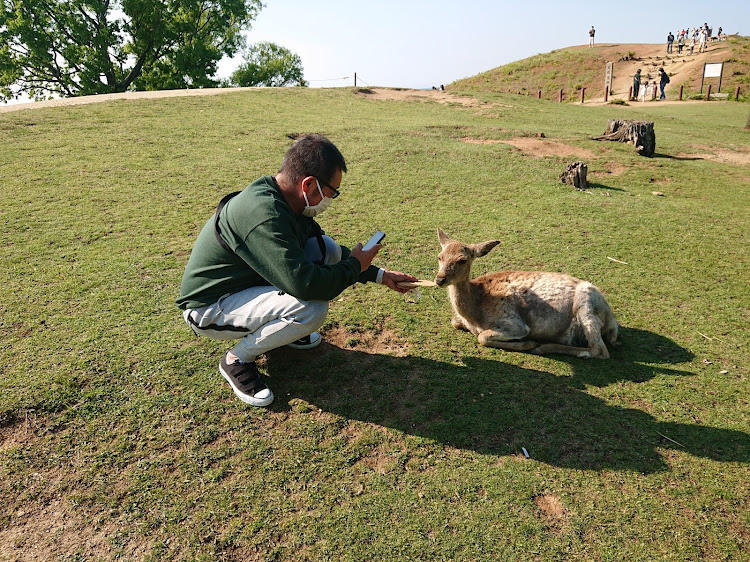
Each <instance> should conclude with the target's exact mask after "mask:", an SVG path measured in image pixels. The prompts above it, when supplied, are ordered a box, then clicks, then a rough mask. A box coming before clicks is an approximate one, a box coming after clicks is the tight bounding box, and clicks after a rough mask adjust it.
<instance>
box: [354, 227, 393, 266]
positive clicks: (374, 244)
mask: <svg viewBox="0 0 750 562" xmlns="http://www.w3.org/2000/svg"><path fill="white" fill-rule="evenodd" d="M383 238H385V233H384V232H382V231H380V230H378V231H377V232H376V233H375V234H374V235H373V236H372V238H370V239H369V240H368V241H367V243H366V244H365V245H364V246H362V244H360V243H357V245H356V246H354V248H352V253H351V255H352V256H353V257H355V258H357V260H359V263H360V265H361V266H362V271H364V270H366V269H367V268H368V267H370V265H371V264H372V260H374V259H375V256H377V255H378V252H379V251H380V248H382V247H383V246H382V245H381V244H380V242H382V241H383Z"/></svg>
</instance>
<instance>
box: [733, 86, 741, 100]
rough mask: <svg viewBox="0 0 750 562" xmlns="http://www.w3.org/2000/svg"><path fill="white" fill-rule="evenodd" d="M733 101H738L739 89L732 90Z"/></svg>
mask: <svg viewBox="0 0 750 562" xmlns="http://www.w3.org/2000/svg"><path fill="white" fill-rule="evenodd" d="M734 101H740V87H739V86H737V87H736V88H735V89H734Z"/></svg>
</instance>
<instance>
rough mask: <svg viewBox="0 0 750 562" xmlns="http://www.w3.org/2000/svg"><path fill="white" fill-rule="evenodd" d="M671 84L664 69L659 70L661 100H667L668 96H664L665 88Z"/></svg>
mask: <svg viewBox="0 0 750 562" xmlns="http://www.w3.org/2000/svg"><path fill="white" fill-rule="evenodd" d="M667 84H669V76H668V75H667V73H666V72H664V69H663V68H660V69H659V99H660V100H665V99H667V96H666V95H664V88H665V87H666V86H667Z"/></svg>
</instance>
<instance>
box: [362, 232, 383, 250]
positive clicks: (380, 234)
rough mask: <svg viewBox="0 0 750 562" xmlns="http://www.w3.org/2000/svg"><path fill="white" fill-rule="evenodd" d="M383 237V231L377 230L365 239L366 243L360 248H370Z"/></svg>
mask: <svg viewBox="0 0 750 562" xmlns="http://www.w3.org/2000/svg"><path fill="white" fill-rule="evenodd" d="M383 238H385V232H382V231H380V230H378V231H377V232H376V233H375V234H373V235H372V238H370V239H369V240H368V241H367V244H365V245H364V246H362V249H363V250H369V249H371V248H372V247H373V246H374V245H375V244H380V242H381V241H382V240H383Z"/></svg>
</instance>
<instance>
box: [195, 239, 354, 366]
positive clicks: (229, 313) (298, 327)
mask: <svg viewBox="0 0 750 562" xmlns="http://www.w3.org/2000/svg"><path fill="white" fill-rule="evenodd" d="M323 240H324V241H325V244H326V259H325V263H326V264H329V265H330V264H334V263H337V262H339V261H340V260H341V247H340V246H339V245H338V244H336V242H335V241H334V240H333V239H332V238H330V237H329V236H323ZM305 253H306V255H307V257H308V259H309V260H310V261H316V260H319V259H320V258H321V255H320V247H319V246H318V241H317V239H315V238H310V239H309V240H308V241H307V244H306V245H305ZM327 314H328V302H327V301H301V300H299V299H297V298H295V297H293V296H292V295H288V294H286V293H283V292H281V291H279V289H278V288H276V287H272V286H268V285H266V286H262V287H250V288H249V289H245V290H244V291H240V292H239V293H233V294H229V295H225V296H223V297H221V298H220V299H219V300H218V301H217V302H215V303H214V304H211V305H209V306H205V307H203V308H196V309H187V310H186V311H184V312H183V317H184V318H185V321H186V322H187V323H188V325H189V326H190V327H191V328H192V329H193V331H194V332H195V333H196V334H199V335H201V336H206V337H208V338H212V339H216V340H234V339H239V340H240V341H239V342H238V343H237V345H235V347H234V349H233V350H232V351H233V352H234V354H235V355H236V356H237V357H239V358H240V360H241V361H245V362H251V361H254V360H255V358H256V357H257V356H258V355H260V354H262V353H265V352H266V351H270V350H272V349H276V348H277V347H282V346H284V345H287V344H289V343H292V342H293V341H296V340H298V339H300V338H303V337H305V336H307V335H309V334H311V333H312V332H314V331H315V330H317V329H318V328H320V327H321V326H322V325H323V322H325V319H326V315H327Z"/></svg>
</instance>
